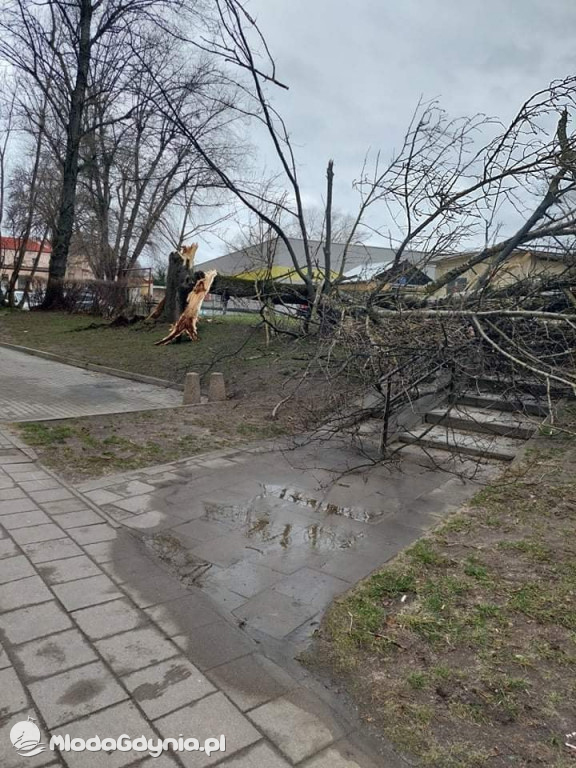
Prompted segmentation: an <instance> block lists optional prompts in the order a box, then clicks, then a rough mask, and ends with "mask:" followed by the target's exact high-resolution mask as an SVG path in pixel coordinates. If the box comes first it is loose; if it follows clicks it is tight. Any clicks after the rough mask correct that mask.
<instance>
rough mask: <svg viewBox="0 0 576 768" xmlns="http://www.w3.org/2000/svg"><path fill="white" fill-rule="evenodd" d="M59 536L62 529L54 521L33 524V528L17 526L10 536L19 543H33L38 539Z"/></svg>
mask: <svg viewBox="0 0 576 768" xmlns="http://www.w3.org/2000/svg"><path fill="white" fill-rule="evenodd" d="M61 537H62V529H61V528H58V526H57V525H54V523H47V524H46V525H35V526H34V527H33V528H19V529H18V530H17V531H13V532H12V538H13V539H14V541H15V542H16V543H17V544H20V545H23V544H35V543H36V542H38V541H51V540H52V539H60V538H61Z"/></svg>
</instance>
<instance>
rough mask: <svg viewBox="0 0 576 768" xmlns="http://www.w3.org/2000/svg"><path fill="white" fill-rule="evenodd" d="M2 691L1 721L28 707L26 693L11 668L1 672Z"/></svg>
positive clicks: (0, 685) (0, 687) (0, 688)
mask: <svg viewBox="0 0 576 768" xmlns="http://www.w3.org/2000/svg"><path fill="white" fill-rule="evenodd" d="M0 691H2V697H1V699H0V715H1V718H0V720H1V719H3V718H4V717H6V716H7V715H11V714H13V713H14V712H20V710H21V709H24V707H26V706H28V698H27V696H26V691H25V690H24V688H23V687H22V684H21V682H20V680H19V679H18V675H17V674H16V672H15V671H14V670H13V669H12V668H11V667H9V668H8V669H2V670H0Z"/></svg>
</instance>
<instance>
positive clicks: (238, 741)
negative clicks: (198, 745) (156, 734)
mask: <svg viewBox="0 0 576 768" xmlns="http://www.w3.org/2000/svg"><path fill="white" fill-rule="evenodd" d="M155 724H156V727H157V728H158V730H159V731H160V733H161V734H162V737H163V738H168V737H172V738H174V737H176V738H177V737H178V735H179V734H180V733H182V734H186V733H190V734H191V735H192V733H193V735H194V737H195V738H197V739H199V740H200V742H202V741H204V740H205V739H207V738H210V737H214V738H219V737H220V735H221V734H224V735H225V736H226V756H228V755H232V754H234V752H238V751H239V750H241V749H244V748H245V747H248V746H250V744H254V743H255V742H256V741H259V740H260V738H261V736H260V734H259V733H258V731H257V730H256V729H255V728H254V727H253V726H252V724H251V723H250V722H249V721H248V720H247V719H246V718H245V717H244V715H242V714H240V712H238V710H237V709H236V708H235V707H234V706H233V705H232V704H231V703H230V702H229V701H228V699H226V697H225V696H224V695H223V694H222V693H215V694H213V695H211V696H208V697H206V698H205V699H202V700H201V701H199V702H197V703H196V704H193V705H190V706H188V707H185V708H183V709H179V710H177V711H176V712H173V713H172V714H171V715H167V716H166V717H163V718H161V719H160V720H157V721H156V723H155ZM178 757H179V759H180V760H181V761H182V762H183V764H184V765H185V766H187V768H188V766H190V768H203V767H204V766H206V765H213V764H214V763H216V762H219V761H221V760H222V757H223V755H222V753H221V752H213V753H212V754H211V755H210V756H208V755H206V754H205V753H203V752H179V753H178Z"/></svg>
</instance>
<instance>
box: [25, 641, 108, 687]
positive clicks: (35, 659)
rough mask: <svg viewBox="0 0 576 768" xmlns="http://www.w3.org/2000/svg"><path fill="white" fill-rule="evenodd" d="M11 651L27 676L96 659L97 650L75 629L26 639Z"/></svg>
mask: <svg viewBox="0 0 576 768" xmlns="http://www.w3.org/2000/svg"><path fill="white" fill-rule="evenodd" d="M14 653H15V656H16V658H17V659H18V661H19V662H20V665H21V669H22V672H23V674H24V676H25V677H26V678H28V679H35V678H41V677H48V676H49V675H54V674H56V673H57V672H64V671H65V670H66V669H71V668H72V667H79V666H81V665H82V664H88V663H89V662H91V661H97V656H96V654H95V653H94V651H93V650H92V648H91V647H90V645H89V644H88V643H87V642H86V641H85V640H84V638H83V636H82V634H81V633H80V632H78V630H76V629H69V630H67V631H65V632H60V633H58V634H56V635H48V636H47V637H43V638H41V639H40V640H33V641H32V642H30V643H25V644H24V645H20V646H19V647H18V648H17V649H16V650H15V652H14Z"/></svg>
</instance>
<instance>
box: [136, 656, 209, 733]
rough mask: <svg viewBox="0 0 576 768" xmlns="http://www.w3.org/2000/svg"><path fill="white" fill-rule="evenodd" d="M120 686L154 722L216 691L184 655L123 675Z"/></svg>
mask: <svg viewBox="0 0 576 768" xmlns="http://www.w3.org/2000/svg"><path fill="white" fill-rule="evenodd" d="M123 683H124V685H125V686H126V687H127V688H128V690H129V691H130V693H131V694H132V697H133V699H134V701H136V702H137V703H138V705H139V706H140V707H142V709H143V710H144V712H145V713H146V714H147V715H148V717H150V718H151V719H153V720H154V719H156V718H158V717H162V716H163V715H166V714H168V712H172V711H174V710H175V709H180V707H183V706H185V705H186V704H190V703H192V702H193V701H196V700H198V699H202V698H204V696H207V695H208V694H209V693H215V692H216V689H215V688H214V686H213V685H212V683H210V682H209V681H208V680H207V679H206V678H205V677H204V675H203V674H202V673H201V672H199V670H198V669H196V667H195V666H194V665H193V664H191V663H190V662H189V661H188V659H185V658H184V657H183V656H176V657H174V658H173V659H169V660H168V661H164V662H162V663H161V664H156V665H154V666H153V667H148V668H147V669H142V670H139V671H138V672H133V673H132V674H130V675H126V676H125V677H124V678H123Z"/></svg>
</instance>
